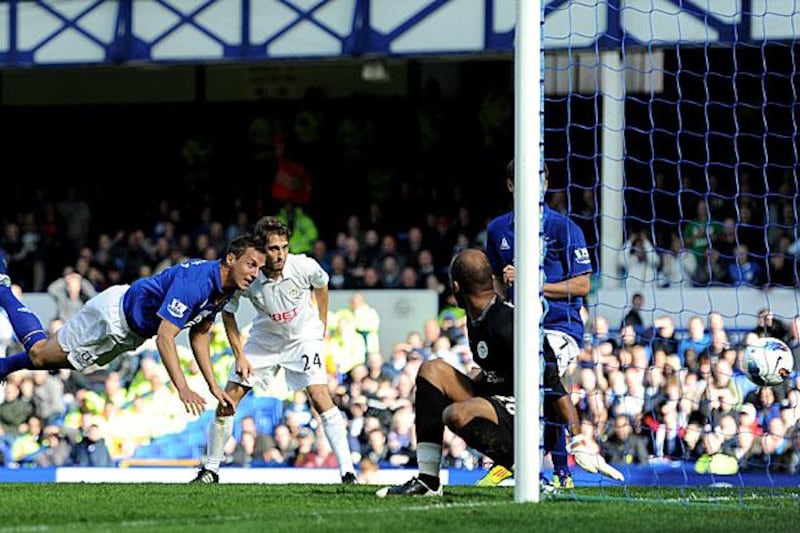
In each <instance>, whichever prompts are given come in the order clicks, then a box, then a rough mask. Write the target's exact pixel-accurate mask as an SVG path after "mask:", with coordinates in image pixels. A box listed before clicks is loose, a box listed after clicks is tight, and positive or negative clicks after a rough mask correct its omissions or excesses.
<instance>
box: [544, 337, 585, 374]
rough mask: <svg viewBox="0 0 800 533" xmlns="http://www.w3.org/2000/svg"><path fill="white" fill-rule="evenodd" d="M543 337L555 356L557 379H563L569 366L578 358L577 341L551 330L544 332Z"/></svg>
mask: <svg viewBox="0 0 800 533" xmlns="http://www.w3.org/2000/svg"><path fill="white" fill-rule="evenodd" d="M544 336H545V340H546V341H547V342H548V343H549V344H550V347H551V348H552V349H553V354H555V356H556V362H557V363H558V377H560V378H563V377H564V374H566V373H567V370H568V369H569V365H570V364H571V363H572V362H573V361H574V360H575V359H576V358H577V357H578V353H580V348H579V347H578V341H576V340H575V339H574V338H572V337H571V336H570V335H567V334H566V333H564V332H563V331H556V330H553V329H546V330H544Z"/></svg>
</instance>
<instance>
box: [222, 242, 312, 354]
mask: <svg viewBox="0 0 800 533" xmlns="http://www.w3.org/2000/svg"><path fill="white" fill-rule="evenodd" d="M327 285H328V273H327V272H325V271H324V270H323V269H322V267H321V266H320V265H319V263H317V262H316V260H314V259H312V258H310V257H308V256H306V255H304V254H288V255H287V256H286V263H285V265H284V267H283V272H282V275H281V277H280V278H278V279H275V280H273V279H270V278H268V277H267V276H265V275H264V274H263V273H259V275H258V279H256V280H255V281H254V282H253V283H251V284H250V287H248V288H247V290H245V291H237V292H236V293H235V294H234V296H233V298H231V301H230V302H228V304H227V305H226V306H225V310H226V311H229V312H231V313H235V312H236V311H237V310H238V309H239V299H240V298H247V299H249V300H250V302H251V303H252V304H253V307H255V308H256V311H257V312H258V313H257V314H256V317H255V319H253V328H252V330H251V331H250V337H251V338H252V339H253V340H254V341H256V342H259V343H261V344H265V345H267V346H276V345H286V344H291V343H292V342H295V341H298V340H312V339H319V340H321V339H322V338H323V336H324V334H325V326H324V325H323V324H322V321H321V320H320V319H319V311H318V310H317V308H316V307H315V306H314V305H313V304H312V303H311V291H312V289H321V288H322V287H326V286H327Z"/></svg>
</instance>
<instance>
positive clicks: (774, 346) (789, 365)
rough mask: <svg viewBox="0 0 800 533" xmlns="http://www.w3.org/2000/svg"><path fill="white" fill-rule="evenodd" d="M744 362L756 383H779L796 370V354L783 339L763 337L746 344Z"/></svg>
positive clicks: (749, 375) (751, 378)
mask: <svg viewBox="0 0 800 533" xmlns="http://www.w3.org/2000/svg"><path fill="white" fill-rule="evenodd" d="M744 364H745V370H746V371H747V376H748V377H749V378H750V381H752V382H753V383H755V384H756V385H779V384H781V383H783V381H784V380H785V379H786V378H788V377H789V375H790V374H791V373H792V372H793V371H794V356H792V351H791V350H790V349H789V347H788V346H786V343H785V342H783V341H782V340H780V339H776V338H774V337H763V338H760V339H756V340H755V341H753V342H751V343H750V344H748V345H747V346H745V348H744Z"/></svg>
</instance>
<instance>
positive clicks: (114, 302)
mask: <svg viewBox="0 0 800 533" xmlns="http://www.w3.org/2000/svg"><path fill="white" fill-rule="evenodd" d="M127 291H128V285H117V286H114V287H109V288H108V289H106V290H104V291H103V292H101V293H100V294H98V295H97V296H95V297H94V298H92V299H91V300H89V301H88V302H86V304H85V305H84V306H83V307H81V310H80V311H78V314H76V315H75V316H74V317H72V318H71V319H70V320H68V321H67V322H66V323H65V324H64V326H63V327H62V328H61V329H60V330H58V333H57V337H58V343H59V344H60V345H61V349H63V350H64V351H65V352H68V354H67V360H69V363H70V364H71V365H72V366H73V368H75V370H84V369H85V368H87V367H90V366H92V365H95V364H96V365H105V364H107V363H108V362H109V361H111V360H112V359H114V358H115V357H117V356H118V355H119V354H121V353H123V352H127V351H129V350H134V349H136V348H138V347H139V346H140V345H141V344H143V343H144V341H145V340H144V339H142V338H141V337H139V336H138V335H137V334H135V333H133V332H132V331H131V330H130V328H129V327H128V322H127V321H126V320H125V313H124V312H123V310H122V298H123V296H125V293H126V292H127Z"/></svg>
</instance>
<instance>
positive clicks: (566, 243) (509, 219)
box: [486, 205, 592, 344]
mask: <svg viewBox="0 0 800 533" xmlns="http://www.w3.org/2000/svg"><path fill="white" fill-rule="evenodd" d="M486 234H487V235H486V252H487V255H488V256H489V262H490V263H491V265H492V271H493V272H494V274H495V276H497V277H498V278H499V279H502V273H503V267H505V266H506V265H509V264H513V263H514V212H513V211H509V212H508V213H506V214H504V215H501V216H499V217H497V218H495V219H493V220H492V221H491V222H490V223H489V225H488V226H487V228H486ZM543 234H544V242H545V255H544V260H543V263H542V267H543V268H544V276H545V282H546V283H558V282H559V281H564V280H565V279H569V278H574V277H575V276H580V275H582V274H586V273H589V272H591V271H592V262H591V259H590V257H589V250H588V248H587V246H586V239H585V238H584V236H583V232H582V231H581V229H580V228H579V227H578V225H577V224H575V223H574V222H573V221H572V220H570V219H569V217H566V216H564V215H562V214H561V213H559V212H558V211H553V210H552V209H550V208H549V207H548V206H547V205H545V206H544V227H543ZM582 306H583V298H582V297H579V296H575V297H572V298H571V299H569V300H550V299H546V300H545V315H544V318H543V325H544V327H545V328H546V329H553V330H556V331H563V332H564V333H566V334H568V335H570V336H571V337H573V338H575V339H576V340H577V341H578V343H579V344H580V343H581V342H583V331H584V327H583V320H582V319H581V315H580V310H581V307H582Z"/></svg>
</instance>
